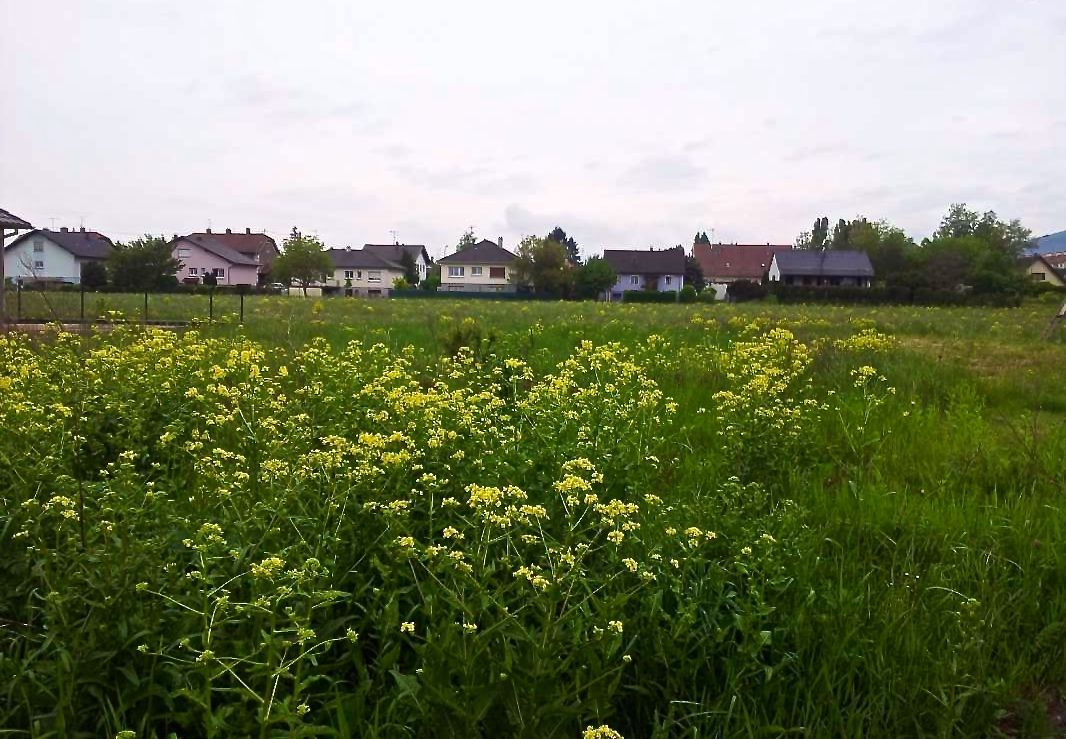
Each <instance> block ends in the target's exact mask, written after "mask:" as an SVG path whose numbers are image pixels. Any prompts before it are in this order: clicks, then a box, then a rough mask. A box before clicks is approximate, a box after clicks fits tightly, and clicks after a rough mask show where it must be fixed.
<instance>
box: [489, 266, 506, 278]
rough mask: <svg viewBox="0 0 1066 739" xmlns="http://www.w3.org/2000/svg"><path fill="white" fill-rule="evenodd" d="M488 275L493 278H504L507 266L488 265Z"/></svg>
mask: <svg viewBox="0 0 1066 739" xmlns="http://www.w3.org/2000/svg"><path fill="white" fill-rule="evenodd" d="M489 277H491V278H492V279H494V280H506V279H507V268H506V267H489Z"/></svg>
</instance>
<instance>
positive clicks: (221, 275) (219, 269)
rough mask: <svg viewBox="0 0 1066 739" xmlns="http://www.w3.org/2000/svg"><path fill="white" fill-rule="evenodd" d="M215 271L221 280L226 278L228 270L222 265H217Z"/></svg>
mask: <svg viewBox="0 0 1066 739" xmlns="http://www.w3.org/2000/svg"><path fill="white" fill-rule="evenodd" d="M214 273H215V277H217V278H218V279H220V280H221V279H225V277H226V270H225V269H223V268H222V267H215V269H214Z"/></svg>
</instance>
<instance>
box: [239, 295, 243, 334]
mask: <svg viewBox="0 0 1066 739" xmlns="http://www.w3.org/2000/svg"><path fill="white" fill-rule="evenodd" d="M239 290H240V294H241V325H242V326H243V325H244V285H241V287H240V288H239Z"/></svg>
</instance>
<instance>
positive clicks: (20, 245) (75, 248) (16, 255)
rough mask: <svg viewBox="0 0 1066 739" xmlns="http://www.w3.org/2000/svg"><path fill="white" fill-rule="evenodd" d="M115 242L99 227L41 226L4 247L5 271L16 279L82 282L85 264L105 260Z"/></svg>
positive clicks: (72, 283) (73, 283) (75, 283)
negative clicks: (99, 230)
mask: <svg viewBox="0 0 1066 739" xmlns="http://www.w3.org/2000/svg"><path fill="white" fill-rule="evenodd" d="M114 248H115V245H114V244H113V243H112V242H111V239H109V238H108V237H106V236H104V235H103V234H102V233H99V232H97V231H86V230H85V228H84V227H83V228H80V229H78V230H74V229H70V228H66V227H63V228H61V229H59V230H58V231H52V230H49V229H44V228H38V229H34V230H32V231H28V232H27V233H24V234H23V235H22V236H19V237H18V238H17V239H15V240H14V241H12V242H11V243H10V244H8V245H6V246H5V247H4V274H5V275H6V276H7V277H9V278H11V279H16V280H23V281H28V280H32V281H49V282H65V283H68V284H71V285H77V284H80V283H81V268H82V265H84V264H86V263H88V262H103V261H105V260H106V259H107V258H108V256H109V255H110V254H111V252H112V250H113V249H114Z"/></svg>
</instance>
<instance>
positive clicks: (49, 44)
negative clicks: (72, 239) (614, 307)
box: [0, 0, 1066, 255]
mask: <svg viewBox="0 0 1066 739" xmlns="http://www.w3.org/2000/svg"><path fill="white" fill-rule="evenodd" d="M0 7H2V9H3V18H4V23H3V26H4V28H5V31H4V34H3V38H2V40H0V67H2V70H3V75H2V79H3V80H4V91H5V93H6V94H5V95H4V96H3V103H2V106H3V115H2V117H0V168H2V170H0V172H2V176H0V207H3V208H7V209H8V210H11V211H13V212H14V213H16V214H18V215H21V216H22V217H24V218H27V219H30V220H31V221H32V222H33V223H34V224H35V225H38V226H44V227H48V226H50V225H52V223H53V219H54V224H55V226H56V227H59V226H61V225H69V226H77V225H79V224H80V223H81V222H84V224H85V225H86V226H87V227H89V228H94V229H97V230H100V231H102V232H104V233H107V234H108V235H110V236H112V237H113V238H115V239H116V240H121V239H127V238H130V237H132V236H134V235H136V234H139V233H143V232H146V231H148V232H153V233H165V234H168V235H169V234H172V233H181V232H189V231H194V230H203V229H204V228H206V227H207V226H208V225H209V224H210V225H211V226H213V227H214V228H215V229H218V230H221V229H223V228H226V227H231V228H234V229H241V230H243V229H244V228H245V227H249V226H250V227H252V228H253V229H256V230H260V229H265V230H266V231H267V232H268V233H271V234H273V235H275V236H277V237H279V238H280V237H282V236H284V235H285V233H287V232H288V230H289V229H290V228H292V227H293V226H294V225H295V226H299V227H300V228H301V229H302V230H304V231H307V232H315V233H317V234H318V235H319V236H320V237H322V239H323V240H324V241H325V242H326V243H327V244H328V245H330V246H344V245H347V244H351V245H353V246H358V245H360V244H362V243H363V242H388V241H389V240H390V239H391V234H390V232H391V231H392V230H395V231H397V232H398V238H399V240H400V241H402V242H405V243H425V244H426V245H427V246H429V247H430V251H431V253H434V254H435V255H439V254H440V253H441V249H442V247H443V246H444V245H445V244H454V243H455V241H456V240H457V239H458V237H459V235H460V234H461V232H462V231H463V230H464V229H465V228H466V227H467V226H473V227H474V229H475V231H476V233H477V235H478V236H479V237H488V238H493V239H495V238H496V237H497V236H503V237H504V239H505V241H506V244H507V245H509V246H513V245H514V244H515V243H516V242H517V240H518V239H519V238H520V237H521V236H522V235H524V234H529V233H537V234H543V233H546V232H547V231H548V230H549V229H550V228H551V227H552V226H554V225H556V224H558V225H561V226H563V227H564V228H565V229H566V230H567V231H569V232H570V233H571V234H572V235H573V236H574V237H575V238H576V239H577V240H578V242H579V244H580V245H581V247H582V249H583V251H585V252H586V253H595V252H599V251H600V250H602V249H603V248H625V247H636V248H644V247H647V246H649V245H659V246H670V245H674V244H677V243H685V244H686V245H688V244H691V240H692V236H693V234H694V233H695V232H696V231H697V229H699V230H706V231H707V232H708V233H711V231H712V229H713V230H714V236H715V239H716V240H724V241H739V242H755V243H765V242H774V243H791V242H792V241H793V240H794V238H795V237H796V235H797V233H799V232H800V231H802V230H805V229H808V228H809V227H810V223H811V222H812V221H813V219H814V218H815V217H816V216H819V215H823V214H824V215H828V216H829V217H830V218H832V219H836V218H838V217H852V216H855V215H857V214H862V215H866V216H868V217H871V218H887V219H888V220H890V221H892V222H894V223H896V224H898V225H900V226H902V227H904V228H905V229H906V230H907V231H908V232H909V233H911V234H913V235H915V236H918V237H920V236H924V235H927V234H928V233H929V232H930V231H931V230H933V229H934V228H935V227H936V224H937V221H938V220H939V218H940V216H941V214H943V213H944V212H945V211H946V210H947V207H948V205H949V204H950V203H952V202H954V201H965V202H968V203H969V204H970V205H971V206H973V207H975V208H978V209H982V210H984V209H989V208H991V209H994V210H996V211H997V212H998V213H999V214H1000V215H1001V216H1004V217H1017V218H1021V219H1022V221H1023V222H1024V223H1025V224H1026V225H1028V226H1029V227H1030V228H1032V229H1033V231H1034V233H1035V234H1037V235H1040V234H1043V233H1047V232H1050V231H1058V230H1061V229H1066V43H1064V39H1066V2H1064V1H1063V0H1015V2H1003V0H936V1H935V2H931V1H930V0H894V1H893V2H862V1H856V0H804V1H803V2H796V1H795V0H752V1H751V2H746V3H741V2H722V1H721V0H702V1H699V2H696V1H694V0H693V1H690V2H673V1H670V0H657V2H653V3H652V2H639V3H638V2H630V1H629V0H610V1H608V0H581V1H580V2H577V1H575V0H568V1H567V2H561V1H560V2H556V1H555V0H541V1H540V2H536V3H521V4H519V3H512V2H501V1H500V0H493V1H492V2H488V1H486V2H480V1H479V2H467V1H465V0H455V1H454V2H439V0H436V1H434V2H402V1H400V0H398V1H397V2H392V3H383V2H356V1H354V0H345V1H337V2H324V1H323V2H320V1H318V0H309V1H308V2H306V3H297V2H292V0H256V1H255V2H228V1H226V0H217V1H216V2H183V3H178V2H173V1H171V0H167V2H144V1H142V2H133V1H131V0H122V1H120V0H85V1H83V2H82V1H79V2H70V0H62V2H59V1H56V0H33V1H32V2H30V1H29V0H0Z"/></svg>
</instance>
